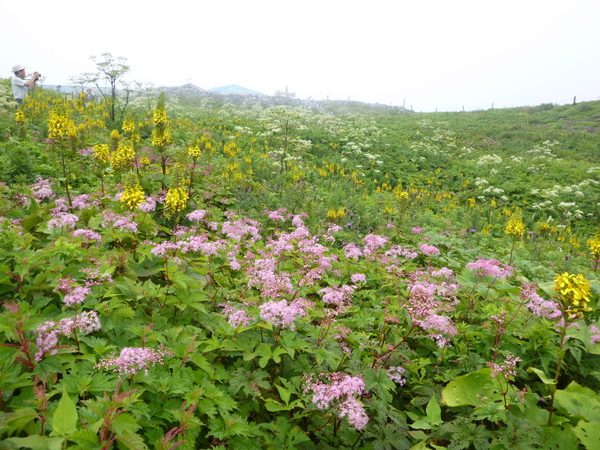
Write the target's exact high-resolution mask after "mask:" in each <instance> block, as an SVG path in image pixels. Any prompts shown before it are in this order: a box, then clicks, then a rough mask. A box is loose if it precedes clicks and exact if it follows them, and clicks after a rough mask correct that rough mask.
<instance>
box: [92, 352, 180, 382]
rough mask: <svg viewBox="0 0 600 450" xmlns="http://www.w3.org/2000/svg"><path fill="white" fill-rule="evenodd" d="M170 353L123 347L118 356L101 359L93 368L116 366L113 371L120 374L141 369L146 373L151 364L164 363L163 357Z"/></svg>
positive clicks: (132, 372) (127, 374) (123, 374)
mask: <svg viewBox="0 0 600 450" xmlns="http://www.w3.org/2000/svg"><path fill="white" fill-rule="evenodd" d="M171 354H172V352H170V351H166V350H164V349H159V350H154V349H153V348H147V347H143V348H139V347H125V348H124V349H122V350H121V353H120V354H119V356H116V355H115V354H113V355H111V356H110V357H109V358H105V359H102V360H100V362H99V363H98V364H96V365H95V366H94V368H95V369H106V370H110V369H111V368H112V367H114V366H116V367H115V368H114V369H113V372H118V373H119V375H120V376H133V375H135V374H136V373H138V372H140V371H142V370H143V371H144V373H145V374H146V375H148V367H150V366H151V365H153V364H164V359H163V358H164V357H165V356H166V355H171Z"/></svg>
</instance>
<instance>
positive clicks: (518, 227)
mask: <svg viewBox="0 0 600 450" xmlns="http://www.w3.org/2000/svg"><path fill="white" fill-rule="evenodd" d="M523 233H525V224H524V223H523V221H521V219H518V218H515V219H510V220H509V221H508V224H507V225H506V228H505V230H504V234H506V235H508V236H513V237H516V238H519V237H522V236H523Z"/></svg>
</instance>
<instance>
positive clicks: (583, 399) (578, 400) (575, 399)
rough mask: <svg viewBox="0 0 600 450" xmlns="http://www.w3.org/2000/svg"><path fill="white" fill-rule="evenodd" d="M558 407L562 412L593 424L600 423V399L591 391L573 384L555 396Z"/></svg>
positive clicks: (557, 392)
mask: <svg viewBox="0 0 600 450" xmlns="http://www.w3.org/2000/svg"><path fill="white" fill-rule="evenodd" d="M554 401H555V402H556V407H557V408H558V409H560V410H561V411H562V412H567V413H568V414H571V415H572V416H575V417H579V418H582V419H586V420H590V421H593V422H600V398H599V397H598V395H597V394H596V393H595V392H594V391H592V390H591V389H588V388H584V387H582V386H580V385H578V384H577V383H575V382H572V383H571V384H570V385H569V386H567V388H566V389H565V390H564V391H563V390H559V391H556V394H554Z"/></svg>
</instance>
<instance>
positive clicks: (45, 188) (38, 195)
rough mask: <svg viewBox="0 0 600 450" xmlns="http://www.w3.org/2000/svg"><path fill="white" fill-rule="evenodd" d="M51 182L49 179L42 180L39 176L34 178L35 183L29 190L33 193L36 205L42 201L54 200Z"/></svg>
mask: <svg viewBox="0 0 600 450" xmlns="http://www.w3.org/2000/svg"><path fill="white" fill-rule="evenodd" d="M52 184H53V183H52V182H51V181H50V178H48V179H44V178H42V177H40V176H39V175H38V176H37V177H36V178H35V183H34V184H32V185H31V186H30V187H31V190H32V191H33V197H34V198H35V201H36V202H37V203H41V202H42V201H43V200H44V199H46V198H47V199H51V198H54V192H52Z"/></svg>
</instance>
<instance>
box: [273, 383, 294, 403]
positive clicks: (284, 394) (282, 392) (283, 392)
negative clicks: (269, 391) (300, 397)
mask: <svg viewBox="0 0 600 450" xmlns="http://www.w3.org/2000/svg"><path fill="white" fill-rule="evenodd" d="M275 387H276V388H277V390H278V391H279V396H280V397H281V400H283V401H284V402H285V403H289V402H290V396H291V395H292V392H291V391H289V390H288V389H286V388H284V387H283V386H279V385H277V384H276V385H275Z"/></svg>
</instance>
